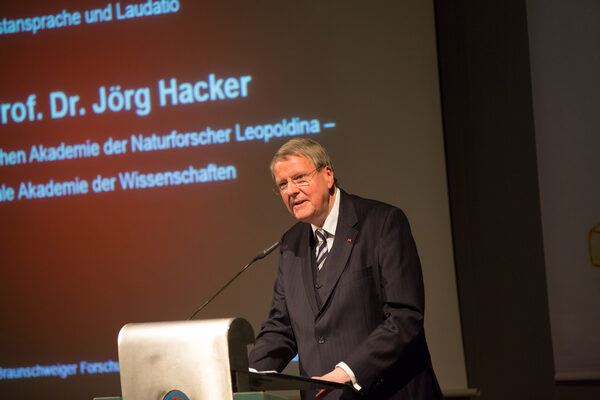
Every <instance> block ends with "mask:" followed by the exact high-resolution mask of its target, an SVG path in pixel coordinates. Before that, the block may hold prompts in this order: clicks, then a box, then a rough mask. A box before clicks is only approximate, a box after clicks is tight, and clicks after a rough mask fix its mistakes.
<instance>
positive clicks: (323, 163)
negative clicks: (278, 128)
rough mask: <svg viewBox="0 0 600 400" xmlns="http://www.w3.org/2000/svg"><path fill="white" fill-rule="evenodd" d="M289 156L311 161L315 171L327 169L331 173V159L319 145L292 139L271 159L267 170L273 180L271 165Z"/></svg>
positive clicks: (309, 140)
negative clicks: (269, 171)
mask: <svg viewBox="0 0 600 400" xmlns="http://www.w3.org/2000/svg"><path fill="white" fill-rule="evenodd" d="M289 156H304V157H306V158H308V159H309V160H310V161H312V163H313V164H314V166H315V168H316V169H321V168H323V167H329V168H331V170H332V171H333V164H332V163H331V157H329V153H327V150H325V147H323V146H321V144H319V143H318V142H316V141H314V140H312V139H307V138H294V139H290V140H288V141H287V142H285V143H284V144H283V146H281V147H280V148H279V150H277V152H276V153H275V155H274V156H273V158H272V159H271V164H270V165H269V169H270V170H271V177H273V179H275V175H274V174H273V165H275V163H276V162H277V161H280V160H283V159H286V158H288V157H289ZM334 179H335V176H334ZM336 183H337V180H336Z"/></svg>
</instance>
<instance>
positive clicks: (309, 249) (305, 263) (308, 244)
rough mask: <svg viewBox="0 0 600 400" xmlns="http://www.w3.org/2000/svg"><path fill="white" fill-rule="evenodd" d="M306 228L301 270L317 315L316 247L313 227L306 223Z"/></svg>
mask: <svg viewBox="0 0 600 400" xmlns="http://www.w3.org/2000/svg"><path fill="white" fill-rule="evenodd" d="M304 225H305V227H306V229H305V233H304V234H303V235H302V238H301V239H300V241H301V242H302V243H300V246H299V249H302V250H300V251H302V253H301V254H302V259H301V265H300V268H301V271H302V282H303V283H304V290H305V291H306V297H307V299H308V302H309V304H310V308H311V310H312V312H313V314H314V315H315V316H316V315H317V313H318V312H319V308H318V307H317V299H316V298H315V284H314V281H313V275H312V269H313V268H315V266H314V262H313V260H314V258H315V256H314V247H313V245H312V243H313V239H312V229H311V227H310V225H309V224H304Z"/></svg>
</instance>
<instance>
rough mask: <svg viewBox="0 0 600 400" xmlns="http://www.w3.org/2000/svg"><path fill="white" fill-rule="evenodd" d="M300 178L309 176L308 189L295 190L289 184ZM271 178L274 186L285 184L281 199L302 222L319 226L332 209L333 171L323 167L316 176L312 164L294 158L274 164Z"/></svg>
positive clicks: (305, 160) (302, 158) (299, 157)
mask: <svg viewBox="0 0 600 400" xmlns="http://www.w3.org/2000/svg"><path fill="white" fill-rule="evenodd" d="M311 174H312V175H311ZM301 175H306V176H309V175H310V176H311V177H312V179H310V182H309V184H308V185H306V186H302V187H298V186H296V185H295V184H294V183H293V182H291V180H292V179H294V178H297V177H299V176H301ZM273 176H274V177H275V183H276V184H280V183H281V182H284V183H285V182H286V181H287V182H288V185H287V190H286V191H285V192H282V193H281V198H282V199H283V202H284V203H285V206H286V207H287V209H288V210H289V212H290V213H292V215H293V216H294V217H296V219H298V220H300V221H302V222H306V223H309V224H314V225H316V226H322V225H323V223H324V222H325V219H326V218H327V215H328V214H329V211H330V210H331V208H332V207H333V197H334V193H335V192H334V191H333V190H331V189H332V188H333V170H332V169H331V168H330V167H323V168H322V169H321V170H320V171H317V172H315V166H314V164H313V163H312V161H310V160H309V159H308V158H306V157H304V156H300V155H298V156H294V155H293V156H288V157H286V158H284V159H281V160H279V161H276V162H275V164H273ZM330 192H331V194H330Z"/></svg>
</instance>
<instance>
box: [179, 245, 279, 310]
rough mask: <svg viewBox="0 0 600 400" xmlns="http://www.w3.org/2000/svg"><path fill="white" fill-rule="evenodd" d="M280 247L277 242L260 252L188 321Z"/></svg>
mask: <svg viewBox="0 0 600 400" xmlns="http://www.w3.org/2000/svg"><path fill="white" fill-rule="evenodd" d="M280 245H281V242H279V241H277V242H275V243H273V244H272V245H270V246H269V247H267V248H266V249H264V250H261V251H259V252H258V254H257V255H256V256H255V257H254V258H253V259H252V261H250V262H249V263H248V264H246V265H245V266H244V268H242V269H241V270H240V271H239V272H238V273H237V274H235V276H234V277H233V278H231V279H230V280H229V282H227V283H226V284H225V285H224V286H223V287H222V288H221V289H219V290H218V291H217V293H215V294H213V295H212V296H211V298H210V299H208V300H206V301H205V302H204V304H202V305H201V306H200V307H199V308H198V309H197V310H196V311H194V312H193V313H192V315H190V317H189V318H188V321H189V320H192V319H194V317H195V316H196V315H197V314H198V313H199V312H200V311H202V310H203V309H204V307H206V306H207V305H208V304H209V303H210V302H211V301H213V299H214V298H215V297H217V296H218V295H219V294H221V292H222V291H223V290H225V288H227V286H229V284H230V283H231V282H233V281H234V280H236V279H237V277H238V276H240V275H241V274H242V273H243V272H244V271H245V270H247V269H248V267H249V266H251V265H252V264H254V262H256V261H258V260H262V259H263V258H265V257H266V256H268V255H269V254H271V253H272V252H273V250H275V249H276V248H278V247H279V246H280Z"/></svg>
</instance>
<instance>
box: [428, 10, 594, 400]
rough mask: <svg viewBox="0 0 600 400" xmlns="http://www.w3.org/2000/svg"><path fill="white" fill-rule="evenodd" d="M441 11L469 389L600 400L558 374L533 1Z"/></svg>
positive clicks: (491, 394) (498, 395) (504, 395)
mask: <svg viewBox="0 0 600 400" xmlns="http://www.w3.org/2000/svg"><path fill="white" fill-rule="evenodd" d="M435 10H436V24H437V30H438V32H437V35H438V46H439V47H438V53H439V67H440V79H441V93H442V106H443V116H444V132H445V141H446V157H447V169H448V182H449V191H450V193H449V195H450V203H451V216H452V225H453V237H454V250H455V261H456V268H457V281H458V282H457V283H458V289H459V299H460V309H461V315H462V317H461V318H462V326H463V335H464V345H465V358H466V364H467V374H468V380H469V386H470V387H476V388H478V389H479V390H480V391H481V398H482V399H486V400H488V399H575V398H576V399H598V398H600V386H598V384H597V382H596V383H594V382H588V383H573V384H568V385H565V384H562V385H558V384H556V383H555V381H554V378H553V376H554V366H553V358H552V343H551V332H550V324H549V318H548V305H547V292H546V279H545V267H544V252H543V245H544V244H543V237H542V228H541V217H540V202H539V190H538V175H537V166H536V146H535V130H534V122H533V106H532V95H531V75H530V64H529V49H528V34H527V10H526V5H525V2H523V1H516V2H515V1H509V2H505V1H444V0H437V1H436V2H435ZM590 351H598V349H590Z"/></svg>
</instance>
